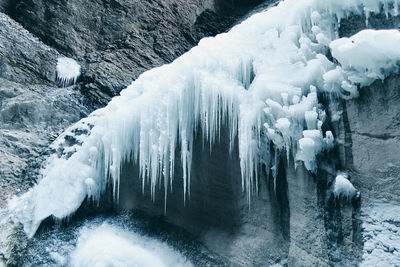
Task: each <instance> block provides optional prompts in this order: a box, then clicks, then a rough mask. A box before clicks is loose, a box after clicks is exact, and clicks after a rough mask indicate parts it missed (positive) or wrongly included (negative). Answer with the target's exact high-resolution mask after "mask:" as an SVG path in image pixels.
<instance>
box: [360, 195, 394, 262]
mask: <svg viewBox="0 0 400 267" xmlns="http://www.w3.org/2000/svg"><path fill="white" fill-rule="evenodd" d="M361 211H362V218H363V224H362V228H363V237H364V240H363V243H364V247H363V255H362V262H361V264H360V265H361V266H400V234H399V233H400V207H399V205H398V204H397V203H390V202H388V203H380V202H377V203H371V204H370V206H367V207H364V208H362V210H361Z"/></svg>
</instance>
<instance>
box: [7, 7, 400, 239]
mask: <svg viewBox="0 0 400 267" xmlns="http://www.w3.org/2000/svg"><path fill="white" fill-rule="evenodd" d="M381 7H382V8H381ZM383 7H388V8H387V9H383ZM389 7H390V8H389ZM397 9H398V3H397V1H391V0H385V1H383V0H382V1H380V0H368V1H364V0H348V1H337V0H304V1H299V0H286V1H283V2H280V3H279V5H278V6H276V7H273V8H271V9H270V10H268V11H264V12H261V13H258V14H255V15H253V16H251V17H250V18H249V19H247V20H245V21H244V22H242V23H241V24H240V25H237V26H235V27H234V28H233V29H232V30H231V31H230V32H228V33H224V34H220V35H218V36H216V37H215V38H205V39H203V40H201V41H200V43H199V45H198V46H197V47H195V48H193V49H192V50H190V51H189V52H188V53H186V54H184V55H183V56H181V57H180V58H178V59H176V60H175V61H174V62H173V63H171V64H168V65H164V66H162V67H159V68H155V69H152V70H150V71H147V72H145V73H144V74H142V75H141V76H140V77H139V78H138V79H137V80H136V81H134V82H133V83H132V84H131V85H130V86H129V87H128V88H126V89H125V90H123V91H122V92H121V96H117V97H115V98H113V99H112V101H111V102H110V103H109V104H108V105H107V106H106V107H105V108H102V109H99V110H97V111H95V112H93V113H92V114H91V115H90V116H89V117H88V118H85V119H83V120H81V121H80V122H78V123H77V124H75V125H73V126H72V127H70V128H69V129H68V130H67V131H66V132H65V133H64V134H62V135H61V136H60V137H59V138H58V139H57V140H56V141H55V142H54V144H53V145H52V147H53V148H54V149H55V150H58V149H59V150H61V148H62V149H63V150H64V154H63V155H61V156H58V155H56V154H53V155H51V156H50V157H49V158H48V160H47V162H46V164H45V166H44V168H43V169H42V170H41V174H40V175H41V178H40V181H39V183H38V184H37V185H36V186H34V187H33V188H32V189H31V190H30V191H29V192H28V193H26V194H24V195H22V196H21V197H19V198H15V199H13V200H12V201H10V203H9V210H10V214H11V216H12V217H13V218H14V219H15V220H17V221H20V222H22V223H23V224H24V227H25V230H26V231H27V233H28V234H29V235H30V236H31V235H33V234H34V233H35V231H36V229H37V227H38V226H39V224H40V222H41V221H42V220H43V219H45V218H46V217H48V216H50V215H53V216H54V217H55V218H59V219H62V218H65V217H66V216H68V215H70V214H71V213H73V212H74V211H75V210H77V209H78V208H79V206H80V205H81V203H82V202H83V201H84V200H85V198H86V197H87V196H90V197H91V198H92V199H94V200H98V199H99V197H100V195H101V193H102V192H104V190H105V187H106V184H107V181H108V179H110V180H111V183H112V185H113V190H114V197H115V200H116V201H118V195H119V193H118V188H119V177H120V168H121V164H122V163H123V162H124V161H128V162H133V163H135V164H137V166H138V167H139V169H140V177H132V179H141V180H142V185H143V189H144V188H145V185H146V184H148V185H150V188H151V195H152V197H153V198H154V197H155V190H156V187H157V186H159V185H160V184H161V182H162V181H164V183H163V184H164V190H165V193H166V194H165V195H166V196H167V193H168V192H169V190H171V188H170V187H169V185H170V184H171V185H172V182H171V181H172V179H173V178H174V169H175V158H176V155H175V153H176V151H177V152H179V154H178V156H179V157H180V158H179V160H180V161H181V164H180V165H181V166H182V172H183V177H182V178H181V179H183V190H184V199H183V200H182V201H187V198H188V197H189V193H190V187H191V186H190V180H191V177H190V174H191V165H192V164H195V162H193V163H192V147H193V139H194V136H195V133H196V132H197V133H200V135H201V136H202V138H203V139H205V140H208V141H210V144H211V145H212V144H213V143H214V142H216V141H218V139H219V138H220V129H221V127H227V129H228V132H229V141H230V147H231V150H233V149H232V148H233V147H234V145H236V144H235V142H236V141H237V145H238V148H239V157H240V168H241V172H242V185H243V190H244V191H245V192H246V193H247V196H248V200H249V202H250V201H251V200H250V196H251V194H252V192H254V191H256V189H257V185H258V182H257V179H258V173H259V171H258V168H259V166H260V164H261V163H265V165H266V166H267V167H268V168H271V170H272V173H273V175H274V178H275V179H276V174H277V162H278V156H277V155H278V153H286V156H287V158H288V159H290V158H293V159H295V160H297V161H303V162H304V164H305V166H306V168H307V169H309V170H310V171H313V172H315V171H316V169H317V167H318V165H317V161H316V156H317V154H318V153H320V152H322V151H323V150H325V149H329V148H331V147H332V146H333V144H334V137H333V134H332V133H331V132H323V131H322V124H323V122H324V120H325V118H326V114H325V111H324V109H323V107H322V105H321V103H319V101H318V94H319V93H321V92H325V93H326V94H328V95H330V99H331V101H333V102H334V101H335V99H336V97H351V96H355V95H356V93H355V92H354V90H356V88H357V87H358V86H359V85H365V84H369V83H370V82H371V79H376V78H382V75H384V76H385V75H388V74H389V73H390V72H392V71H397V68H396V67H395V66H396V64H398V62H399V60H400V56H399V55H397V54H396V53H394V52H393V48H392V47H391V45H393V43H394V42H396V41H397V40H398V34H397V33H395V32H390V33H382V34H381V33H380V32H379V33H376V32H373V31H366V32H363V33H360V34H361V37H360V35H355V36H354V37H352V38H353V39H354V40H355V41H356V42H357V43H358V42H360V47H362V48H363V49H362V50H361V51H363V53H367V55H366V57H367V56H370V53H371V51H372V52H374V51H376V47H374V46H372V47H367V46H366V45H363V44H362V42H361V40H371V42H373V44H377V43H378V42H380V41H381V42H383V43H385V44H387V45H380V46H378V48H379V49H380V52H381V53H379V54H378V55H377V56H374V57H372V58H371V60H370V61H360V60H354V62H355V63H356V64H357V65H356V68H351V67H350V65H349V64H353V63H354V62H353V61H345V60H344V59H343V58H345V57H346V56H349V57H351V55H352V54H351V53H348V51H349V50H346V49H343V45H344V44H345V43H346V42H348V41H346V40H347V39H341V40H339V41H336V42H333V43H332V41H333V40H336V39H338V32H337V25H338V23H339V21H340V19H341V18H345V17H347V16H349V15H351V14H361V13H365V14H370V13H371V12H385V11H387V12H390V13H391V14H395V13H396V12H397ZM385 32H386V31H385ZM352 38H350V40H352ZM375 39H376V40H375ZM330 49H332V54H333V56H334V57H337V61H338V62H339V63H342V64H343V65H340V64H339V63H337V62H336V61H334V62H332V61H330V60H329V59H328V58H327V57H326V56H325V54H327V53H328V51H329V50H330ZM355 55H356V56H357V58H359V55H358V54H355ZM379 55H381V56H382V57H384V59H382V58H381V57H380V56H379ZM388 55H390V56H392V57H391V58H390V62H387V60H388ZM363 64H366V67H368V68H370V69H369V70H368V71H367V72H366V71H365V69H363V68H362V65H363ZM371 66H373V67H372V68H371ZM380 69H383V70H385V71H384V72H378V70H380ZM371 71H372V72H371ZM350 72H351V73H350ZM349 73H350V74H351V75H350V74H349ZM371 73H373V75H372V76H371V75H370V74H371ZM376 74H381V76H379V75H376ZM75 75H76V73H75V74H74V77H76V76H75ZM357 75H358V76H357ZM374 75H375V76H374ZM356 76H357V77H358V79H356V80H354V79H353V78H352V77H356ZM363 79H365V80H363ZM349 92H350V93H349ZM338 114H340V112H339V111H338V112H337V113H336V116H339V115H338ZM77 132H80V133H81V134H80V135H78V134H77ZM66 136H74V137H75V138H76V139H77V141H78V142H77V144H76V145H73V146H66V145H65V142H64V140H65V137H66ZM270 145H272V146H273V148H274V150H275V151H276V152H275V153H274V154H271V155H270V153H269V152H270V150H269V149H268V148H269V146H270ZM70 154H72V155H71V156H70ZM165 201H167V197H166V200H165Z"/></svg>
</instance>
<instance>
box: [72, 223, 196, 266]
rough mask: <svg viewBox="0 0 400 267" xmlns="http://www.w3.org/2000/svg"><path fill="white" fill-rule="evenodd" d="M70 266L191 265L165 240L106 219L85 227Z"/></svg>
mask: <svg viewBox="0 0 400 267" xmlns="http://www.w3.org/2000/svg"><path fill="white" fill-rule="evenodd" d="M70 265H71V266H121V267H122V266H141V267H142V266H143V267H167V266H177V267H178V266H182V267H183V266H192V264H191V263H190V262H189V261H187V260H186V259H185V257H183V256H182V255H180V254H179V253H178V252H177V251H175V250H173V249H172V248H170V247H168V246H167V245H166V244H164V243H162V242H159V241H157V240H153V239H150V238H146V237H143V236H139V235H138V234H136V233H133V232H129V231H127V230H125V229H121V228H119V227H116V226H112V225H109V224H107V223H104V224H102V225H100V226H98V227H96V228H94V229H92V228H87V227H86V228H83V229H82V230H81V231H80V236H79V238H78V243H77V246H76V248H75V250H74V251H73V252H72V253H71V255H70Z"/></svg>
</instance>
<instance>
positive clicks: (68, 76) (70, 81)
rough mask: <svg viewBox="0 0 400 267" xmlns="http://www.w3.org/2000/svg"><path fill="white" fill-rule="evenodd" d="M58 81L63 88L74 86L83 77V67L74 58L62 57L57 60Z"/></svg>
mask: <svg viewBox="0 0 400 267" xmlns="http://www.w3.org/2000/svg"><path fill="white" fill-rule="evenodd" d="M56 69H57V80H58V81H59V82H60V83H61V86H62V87H67V86H70V85H74V84H75V83H76V80H77V79H78V77H79V76H80V75H81V66H80V65H79V64H78V62H76V61H75V60H74V59H72V58H68V57H60V58H58V59H57V67H56Z"/></svg>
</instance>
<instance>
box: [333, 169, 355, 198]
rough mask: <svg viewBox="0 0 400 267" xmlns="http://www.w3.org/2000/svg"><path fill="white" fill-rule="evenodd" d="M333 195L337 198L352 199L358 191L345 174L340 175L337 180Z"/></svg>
mask: <svg viewBox="0 0 400 267" xmlns="http://www.w3.org/2000/svg"><path fill="white" fill-rule="evenodd" d="M333 193H334V194H335V196H336V197H340V196H342V197H346V198H347V199H351V198H352V197H354V196H355V195H356V194H357V190H356V189H355V188H354V186H353V184H352V183H351V182H350V181H349V180H348V179H347V177H346V175H345V174H339V175H337V176H336V178H335V182H334V185H333Z"/></svg>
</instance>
